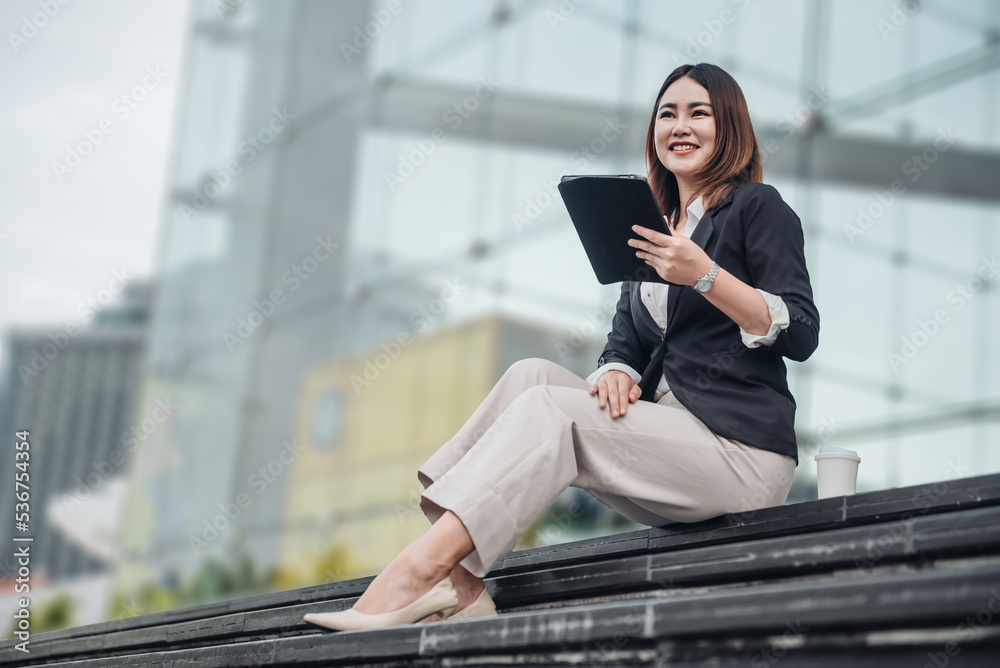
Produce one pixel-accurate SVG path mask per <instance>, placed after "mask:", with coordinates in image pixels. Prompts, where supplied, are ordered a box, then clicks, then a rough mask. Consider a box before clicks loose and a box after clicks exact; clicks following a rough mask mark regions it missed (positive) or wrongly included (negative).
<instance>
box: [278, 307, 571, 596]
mask: <svg viewBox="0 0 1000 668" xmlns="http://www.w3.org/2000/svg"><path fill="white" fill-rule="evenodd" d="M560 343H562V344H563V345H565V341H564V337H563V338H562V339H561V338H560V336H559V335H558V334H557V333H556V332H552V331H546V330H542V329H539V328H538V327H537V326H536V325H531V324H526V323H521V322H517V321H513V320H510V319H508V318H506V317H501V316H489V317H487V318H484V319H482V320H477V321H473V322H468V323H463V324H459V325H456V326H453V327H449V328H447V329H442V330H439V331H437V332H434V333H432V334H429V335H427V336H424V337H417V338H414V337H412V336H411V335H409V334H408V333H402V334H401V335H400V336H399V337H397V339H396V340H395V341H391V342H390V341H386V342H383V343H381V344H379V345H377V346H374V347H372V348H371V349H369V350H367V351H365V352H362V353H360V354H358V355H357V356H355V357H353V358H349V359H340V360H335V361H331V362H329V363H325V364H321V365H319V366H317V367H316V368H315V369H314V370H313V371H311V372H310V373H308V374H307V375H306V377H305V378H304V381H303V390H302V393H301V397H300V402H299V411H298V418H297V428H296V433H297V435H296V438H297V439H298V441H299V443H300V444H302V443H304V444H305V450H304V451H303V452H302V454H301V455H300V456H299V457H297V459H296V460H295V462H294V464H293V466H294V469H293V471H292V473H291V475H292V478H291V480H290V484H289V486H288V503H287V517H286V522H287V524H286V526H287V527H288V528H289V530H287V531H285V532H284V540H283V543H282V547H281V553H280V556H279V560H278V561H279V564H280V567H281V569H282V570H283V571H285V572H291V573H303V574H304V573H310V574H313V577H316V578H319V579H320V580H321V581H332V580H341V579H345V578H354V577H361V576H365V575H370V574H373V573H375V572H377V571H378V570H379V569H380V568H381V567H383V566H384V565H385V564H387V563H388V562H389V561H390V560H391V559H392V558H393V557H394V556H395V555H396V554H397V553H398V552H399V551H400V550H401V549H402V548H403V547H405V546H406V545H407V544H409V543H410V542H412V541H413V540H414V539H416V538H417V537H418V536H420V535H421V534H422V533H423V532H424V531H426V530H427V527H428V526H429V525H428V523H427V519H426V518H425V517H424V515H423V513H422V512H421V511H420V508H419V498H420V493H421V492H422V491H423V486H422V485H421V484H420V482H419V481H418V480H417V476H416V471H417V468H418V467H419V466H420V465H421V464H423V463H424V462H425V461H426V460H427V459H428V458H429V457H430V456H431V455H432V454H433V453H434V452H435V451H436V450H437V449H438V448H439V447H441V445H442V444H444V443H445V442H447V441H448V440H449V439H450V438H451V437H452V436H454V434H455V433H456V432H457V431H458V429H459V428H460V427H461V426H462V425H463V424H464V423H465V421H466V420H467V419H468V418H469V417H470V416H471V415H472V413H473V412H474V411H475V410H476V408H477V407H478V406H479V404H480V403H481V402H482V400H483V399H484V398H485V397H486V395H487V394H488V393H489V391H490V389H492V387H493V385H494V384H495V383H496V381H497V380H498V379H499V378H500V376H501V375H502V374H503V372H504V371H505V370H506V369H507V367H508V366H509V365H510V364H511V363H512V362H514V361H515V360H516V359H520V358H522V357H528V356H531V355H532V354H534V355H537V356H545V357H550V358H553V357H554V358H556V359H558V357H557V356H556V352H557V346H558V345H559V344H560ZM525 351H531V352H528V353H527V354H526V352H525Z"/></svg>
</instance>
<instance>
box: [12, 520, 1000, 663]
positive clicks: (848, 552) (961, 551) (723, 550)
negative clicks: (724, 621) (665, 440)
mask: <svg viewBox="0 0 1000 668" xmlns="http://www.w3.org/2000/svg"><path fill="white" fill-rule="evenodd" d="M969 555H972V556H975V557H978V558H979V559H980V560H983V559H993V560H996V562H997V563H998V564H1000V506H989V507H983V508H974V509H971V510H964V511H962V512H952V513H943V514H937V515H929V516H926V517H917V518H911V519H907V520H901V521H900V522H897V523H894V524H889V525H887V524H871V525H861V526H850V527H841V528H838V529H832V530H830V531H829V532H826V533H824V534H822V540H817V536H815V535H812V534H806V535H791V536H778V537H773V538H762V539H758V540H755V541H751V542H747V543H738V544H723V545H711V546H706V547H699V548H693V549H690V550H681V551H676V552H664V553H651V554H645V555H637V556H632V557H625V558H609V559H607V560H605V561H602V562H597V563H583V564H576V565H573V566H567V567H563V568H557V569H553V570H547V571H543V572H532V573H518V574H514V575H508V576H505V577H503V578H500V579H498V580H497V581H494V583H493V585H494V586H493V592H492V594H493V598H494V600H496V601H497V603H498V605H499V607H500V608H501V609H503V608H508V607H512V606H518V605H524V604H528V603H532V602H537V601H545V600H549V601H559V600H561V601H571V600H572V599H574V598H586V597H591V596H594V595H599V594H602V593H606V592H610V593H624V592H630V591H645V592H651V591H653V590H659V592H660V594H661V595H662V594H666V595H676V593H677V592H676V589H677V588H679V587H690V586H699V585H711V586H718V585H720V584H723V583H729V582H738V583H743V584H744V586H745V584H746V583H748V582H750V583H751V584H759V582H757V583H754V582H752V581H753V580H758V581H760V580H762V579H764V578H786V579H787V578H788V577H797V578H802V577H804V576H815V575H816V574H817V573H823V574H827V575H829V573H830V572H831V571H835V572H836V571H838V570H839V572H837V573H836V575H837V577H840V578H848V577H852V576H853V577H862V576H867V575H869V574H871V573H874V572H875V571H876V570H877V569H879V568H880V567H882V566H894V565H897V564H899V563H900V562H902V561H904V560H906V561H908V562H914V561H916V562H918V563H917V566H918V567H919V566H922V565H923V564H922V563H920V562H921V560H928V559H932V558H934V557H938V556H942V557H947V558H954V557H962V556H969ZM651 595H656V594H651ZM348 602H349V601H348V600H345V599H341V600H339V601H337V602H315V603H309V604H303V605H296V606H285V607H280V608H276V609H271V610H257V611H248V612H241V613H234V614H231V615H226V616H223V617H216V618H213V619H199V620H193V621H188V622H180V623H176V624H172V625H163V626H156V627H149V628H142V629H132V630H127V631H120V632H115V633H108V634H102V635H98V636H86V637H83V638H79V639H62V640H50V639H48V638H45V639H43V640H40V641H35V642H33V643H32V654H33V657H34V658H35V659H39V658H44V659H53V658H54V657H63V656H77V657H80V656H85V655H87V654H104V655H110V654H114V653H117V654H122V653H127V652H136V651H138V650H139V648H147V651H161V650H163V649H165V648H166V647H167V646H169V645H173V646H174V647H175V648H177V647H179V646H182V645H183V646H193V645H196V644H208V643H226V642H236V641H238V640H239V639H240V638H242V640H243V641H244V642H245V641H249V640H252V639H258V638H264V637H267V636H276V635H293V634H295V633H301V632H305V631H312V630H313V627H311V626H309V625H307V624H305V622H303V621H302V615H303V614H304V613H306V612H318V611H329V610H331V609H342V608H343V607H346V605H347V603H348ZM3 658H4V655H3V653H2V652H0V659H3ZM7 659H8V660H10V661H12V662H14V661H16V660H17V657H16V656H13V655H8V657H7Z"/></svg>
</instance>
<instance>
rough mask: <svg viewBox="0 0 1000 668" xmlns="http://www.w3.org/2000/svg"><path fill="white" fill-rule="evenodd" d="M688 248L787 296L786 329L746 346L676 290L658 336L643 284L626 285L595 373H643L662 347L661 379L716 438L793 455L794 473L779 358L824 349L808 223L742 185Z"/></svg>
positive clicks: (772, 195) (732, 326)
mask: <svg viewBox="0 0 1000 668" xmlns="http://www.w3.org/2000/svg"><path fill="white" fill-rule="evenodd" d="M691 240H692V241H693V242H695V243H696V244H698V245H699V246H701V247H702V248H703V249H704V250H705V252H706V253H707V254H708V256H709V257H711V258H712V259H713V260H715V261H716V262H718V263H719V266H720V267H722V268H723V269H725V270H726V271H728V272H729V273H731V274H732V275H734V276H736V277H737V278H738V279H740V280H741V281H743V282H744V283H746V284H748V285H750V286H752V287H754V288H760V289H761V290H764V291H765V292H769V293H772V294H775V295H777V296H779V297H781V299H782V300H783V301H784V302H785V305H786V306H787V307H788V312H789V316H790V322H789V325H788V327H787V328H786V329H784V330H782V331H781V332H779V334H778V338H777V339H776V340H775V342H774V343H773V344H772V345H771V346H765V345H761V346H760V347H756V348H748V347H747V346H746V344H744V343H743V341H742V338H741V337H740V328H739V325H737V324H736V323H735V322H734V321H733V320H732V319H731V318H730V317H729V316H727V315H726V314H725V313H723V312H722V311H720V310H719V309H718V308H716V307H715V306H714V305H713V304H712V303H711V302H709V301H708V299H706V298H705V297H704V296H703V295H701V294H699V293H698V292H696V291H695V290H694V288H692V287H688V286H677V285H671V286H670V287H669V289H668V292H667V328H666V331H665V332H661V331H660V328H659V326H658V325H657V324H656V322H655V321H654V320H653V318H652V316H650V314H649V311H648V310H647V309H646V307H645V306H644V305H643V303H642V297H641V294H640V283H639V282H638V281H625V282H623V283H622V291H621V298H620V299H619V300H618V307H617V311H616V313H615V316H614V319H613V320H612V323H611V333H610V334H609V335H608V343H607V345H606V346H605V347H604V352H603V354H602V355H601V358H600V360H599V362H598V366H603V365H604V364H607V363H609V362H619V363H621V364H627V365H628V366H630V367H632V368H633V369H636V370H637V371H639V372H640V373H641V370H642V369H645V368H646V367H647V365H649V364H650V360H651V359H652V356H653V352H654V351H655V349H656V348H657V347H658V346H659V345H660V343H661V341H663V340H664V339H665V345H666V349H665V354H664V357H663V373H664V374H665V375H666V378H667V382H668V383H669V384H670V389H671V391H673V393H674V395H675V396H676V398H677V400H678V401H679V402H680V403H681V404H682V405H683V406H685V407H686V408H687V409H688V410H690V411H691V413H693V414H694V415H695V417H697V418H698V419H699V420H701V421H702V422H704V423H705V424H706V425H707V426H708V428H709V429H711V430H712V431H713V432H715V433H716V434H718V435H719V436H722V437H723V438H731V439H735V440H738V441H740V442H742V443H745V444H747V445H751V446H754V447H757V448H762V449H764V450H771V451H773V452H777V453H780V454H783V455H787V456H789V457H792V458H793V459H795V464H796V466H797V465H798V462H799V455H798V447H797V444H796V441H795V399H794V398H793V397H792V394H791V392H789V390H788V379H787V369H786V367H785V361H784V360H783V359H782V357H787V358H788V359H792V360H795V361H797V362H802V361H804V360H806V359H808V358H809V356H810V355H812V353H813V351H814V350H816V346H817V345H818V344H819V312H818V311H817V310H816V305H815V304H814V303H813V295H812V286H811V285H810V282H809V272H808V271H807V270H806V259H805V252H804V239H803V235H802V224H801V223H800V222H799V218H798V216H797V215H795V212H794V211H792V209H791V208H790V207H789V206H788V205H787V204H785V202H784V200H782V199H781V195H779V194H778V191H777V190H775V189H774V187H772V186H769V185H765V184H762V183H743V184H740V185H739V186H737V187H736V188H734V189H733V191H732V192H731V193H730V194H729V196H728V197H727V198H726V199H725V200H724V201H723V202H722V203H721V204H719V205H718V206H716V207H715V208H713V209H711V210H710V211H706V212H705V215H704V217H703V218H702V219H701V220H700V221H699V222H698V226H697V227H696V228H695V230H694V233H693V234H692V236H691ZM650 270H651V271H652V268H650ZM655 378H656V380H654V381H653V383H652V385H653V387H655V386H656V383H657V382H658V379H659V374H656V375H655ZM644 398H647V397H646V396H645V395H644Z"/></svg>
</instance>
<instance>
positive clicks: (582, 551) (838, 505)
mask: <svg viewBox="0 0 1000 668" xmlns="http://www.w3.org/2000/svg"><path fill="white" fill-rule="evenodd" d="M997 504H1000V473H996V474H990V475H983V476H975V477H971V478H958V479H954V480H948V481H943V482H936V483H926V484H923V485H913V486H910V487H900V488H897V489H888V490H877V491H873V492H865V493H861V494H855V495H852V496H840V497H833V498H830V499H820V500H817V501H806V502H803V503H797V504H790V505H784V506H775V507H772V508H762V509H760V510H754V511H748V512H745V513H735V514H728V515H722V516H720V517H716V518H712V519H709V520H705V521H703V522H692V523H675V524H671V525H667V526H664V527H652V528H650V529H639V530H636V531H630V532H627V533H621V534H615V535H611V536H603V537H600V538H594V539H588V540H580V541H573V542H569V543H561V544H558V545H550V546H546V547H539V548H532V549H528V550H520V551H517V552H511V553H510V554H508V555H507V556H506V557H504V559H503V560H501V561H500V563H498V564H497V565H496V566H494V568H493V569H492V570H491V571H490V572H489V574H488V576H487V579H488V580H492V579H495V578H497V577H500V576H505V575H509V574H513V573H518V572H525V571H529V570H537V569H540V568H546V567H554V566H563V565H572V564H576V563H583V562H592V561H598V560H601V559H602V558H607V557H616V558H620V557H627V556H630V555H636V554H641V553H644V552H650V551H656V552H667V551H672V550H681V549H690V548H693V547H698V546H710V545H717V544H723V543H735V542H739V541H747V540H753V539H757V538H764V537H769V536H781V535H788V534H807V533H809V532H817V531H824V530H828V529H830V528H834V527H837V526H847V525H858V524H870V523H875V522H883V521H886V520H899V521H903V522H905V521H906V520H907V519H909V518H911V517H917V516H920V515H926V514H934V513H941V512H947V511H952V510H957V509H962V508H975V507H979V506H988V505H997ZM374 577H375V576H374V575H372V576H368V577H364V578H356V579H353V580H345V581H343V582H334V583H330V584H322V585H315V586H312V587H304V588H301V589H293V590H288V591H283V592H273V593H267V594H260V595H257V596H249V597H245V598H239V599H233V600H228V601H220V602H217V603H210V604H206V605H199V606H193V607H189V608H181V609H178V610H171V611H168V612H160V613H153V614H149V615H140V616H137V617H129V618H126V619H118V620H111V621H107V622H100V623H98V624H88V625H85V626H77V627H73V628H69V629H62V630H59V631H50V632H47V633H42V634H38V635H37V636H34V637H33V638H34V641H43V640H44V641H53V640H63V639H70V638H82V637H85V636H92V635H100V634H108V633H115V632H120V631H127V630H131V629H140V628H148V627H155V626H163V625H168V624H177V623H180V622H190V621H195V620H198V619H210V618H218V617H224V616H228V615H232V614H234V613H239V612H249V611H253V610H266V609H271V608H280V607H285V606H297V605H301V604H305V603H311V602H317V601H336V600H338V599H339V600H344V599H350V598H353V597H357V596H360V595H361V594H362V593H363V592H364V590H365V588H366V587H367V586H368V584H369V583H370V582H371V581H372V580H373V579H374ZM326 609H330V608H329V607H327V608H326ZM34 641H33V642H34ZM16 643H17V640H16V639H8V640H5V641H3V642H0V650H4V649H6V648H10V647H13V646H14V645H15V644H16Z"/></svg>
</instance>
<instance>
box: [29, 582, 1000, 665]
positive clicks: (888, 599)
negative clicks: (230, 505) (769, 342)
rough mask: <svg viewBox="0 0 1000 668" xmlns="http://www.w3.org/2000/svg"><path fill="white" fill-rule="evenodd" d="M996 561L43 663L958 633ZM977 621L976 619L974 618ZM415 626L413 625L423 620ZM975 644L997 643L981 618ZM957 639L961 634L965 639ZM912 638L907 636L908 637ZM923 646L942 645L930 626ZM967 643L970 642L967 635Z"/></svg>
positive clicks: (389, 656)
mask: <svg viewBox="0 0 1000 668" xmlns="http://www.w3.org/2000/svg"><path fill="white" fill-rule="evenodd" d="M998 583H1000V563H992V564H988V565H985V566H983V565H980V566H971V567H967V568H955V569H951V570H949V571H948V572H946V573H939V572H935V571H933V570H930V571H918V572H914V573H891V574H878V575H873V576H871V577H868V578H864V579H862V580H858V581H854V582H833V581H822V582H811V583H802V582H794V583H791V582H785V583H777V584H766V585H759V586H755V587H752V588H748V589H735V590H734V589H728V590H717V591H714V592H706V593H699V594H696V595H677V596H674V597H667V598H653V599H645V600H636V601H620V602H611V603H595V604H590V605H581V606H573V607H568V608H555V609H549V610H540V611H531V612H522V613H512V614H505V615H502V616H500V617H495V618H490V619H478V620H468V621H464V622H451V623H444V624H428V625H413V624H410V625H405V626H396V627H392V628H386V629H377V630H371V631H356V632H341V633H332V632H329V633H324V632H318V633H314V634H310V635H298V636H292V637H284V638H274V639H265V640H257V641H251V642H243V643H235V644H232V645H225V646H211V647H201V648H190V649H178V650H173V651H165V652H155V653H148V654H142V655H130V656H117V657H106V658H100V659H91V660H81V661H74V662H71V663H59V664H49V665H50V666H52V667H55V666H70V665H72V666H78V667H80V668H111V667H112V666H114V667H120V666H135V665H157V666H193V665H197V666H249V665H252V666H257V665H305V664H322V665H336V664H351V662H357V661H358V660H365V661H372V660H379V659H381V660H393V659H395V660H397V661H398V660H408V661H411V662H412V661H421V662H428V661H430V660H434V659H440V658H443V657H447V656H453V657H470V656H474V655H477V654H479V655H483V654H489V655H493V656H498V655H504V656H507V657H512V656H517V655H518V654H519V653H520V654H523V653H525V652H527V651H537V650H540V649H543V648H562V649H565V648H584V649H586V648H587V647H593V646H599V643H602V642H607V641H613V642H614V643H615V644H616V645H618V646H622V645H623V644H624V645H627V644H628V643H633V647H635V646H639V647H642V646H649V647H657V646H658V645H659V646H661V647H662V642H663V641H664V640H665V639H677V640H682V639H688V640H690V639H692V638H701V639H707V638H715V639H720V638H732V637H734V636H737V635H742V636H746V635H752V634H756V635H757V636H762V635H763V636H771V640H773V638H774V636H777V635H780V634H783V633H786V632H787V631H788V630H789V628H795V629H798V630H799V631H800V632H801V633H802V634H803V635H804V636H805V637H806V638H808V636H809V634H810V633H817V634H822V633H824V632H831V631H833V632H837V631H840V632H849V631H852V630H853V631H857V630H860V631H864V632H866V633H872V632H878V631H880V630H900V629H930V630H940V631H944V632H951V631H955V630H956V629H959V628H961V625H962V624H963V623H965V624H967V623H968V620H969V619H973V620H975V618H976V615H977V614H980V613H981V612H982V611H983V610H991V609H993V610H995V609H996V606H997V605H1000V584H998ZM973 623H974V622H973ZM421 627H422V628H421ZM984 631H985V633H983V634H982V635H981V636H979V637H978V638H977V642H979V643H986V644H989V645H991V646H993V647H997V646H1000V631H998V630H996V629H991V628H989V627H986V628H985V629H984ZM964 642H969V639H968V638H967V639H966V640H965V641H964ZM910 644H912V641H911V643H910ZM926 644H927V645H928V646H932V647H933V646H937V645H941V646H943V645H944V643H943V642H940V641H938V640H936V639H935V638H934V637H933V634H929V635H928V637H927V640H926ZM973 644H975V643H973Z"/></svg>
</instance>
